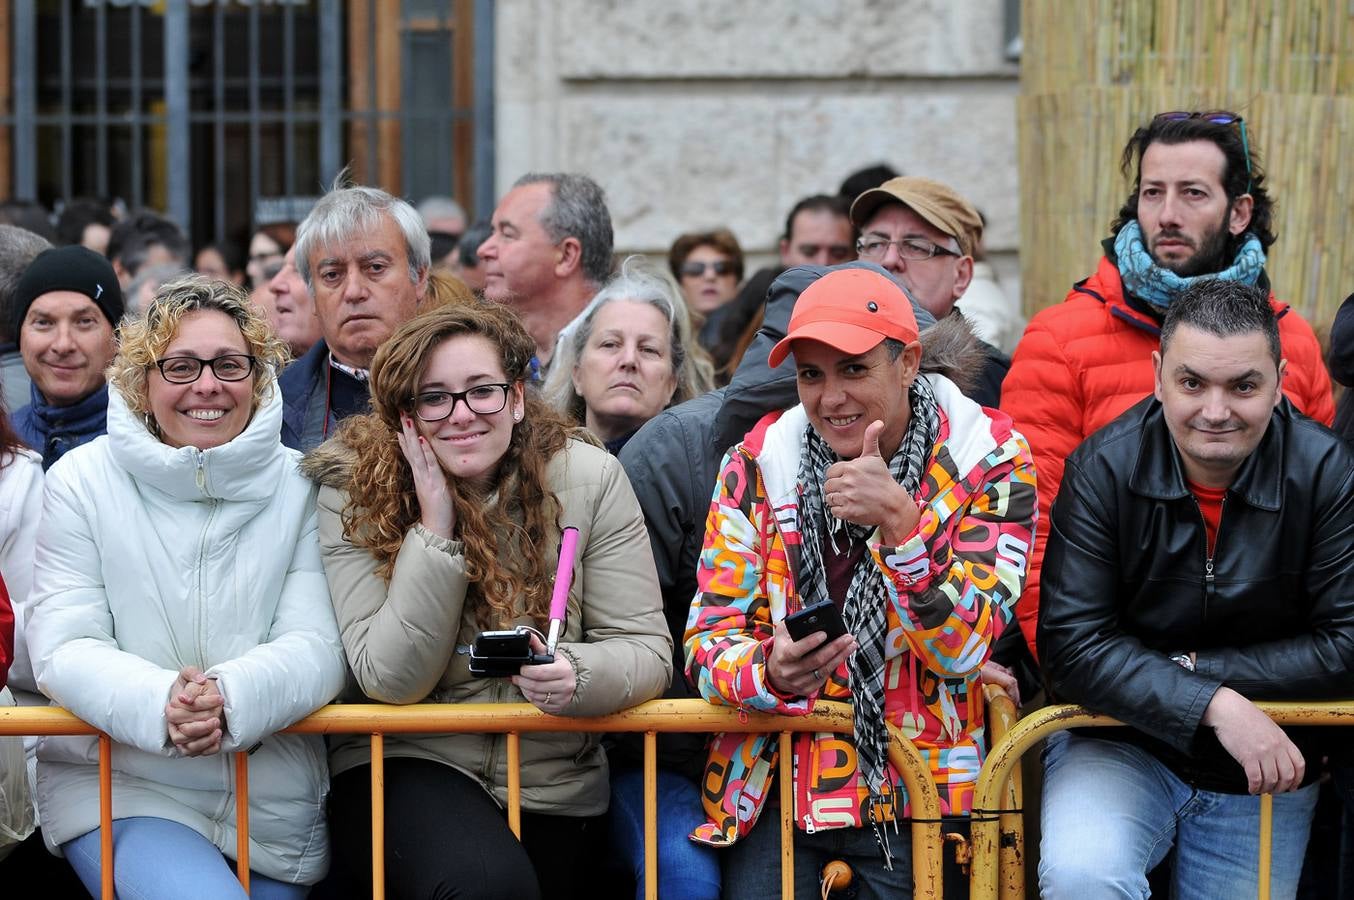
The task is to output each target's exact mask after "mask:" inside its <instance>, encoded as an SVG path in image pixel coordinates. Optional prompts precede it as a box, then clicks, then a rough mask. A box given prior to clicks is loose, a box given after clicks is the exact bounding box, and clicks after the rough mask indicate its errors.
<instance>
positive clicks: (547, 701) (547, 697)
mask: <svg viewBox="0 0 1354 900" xmlns="http://www.w3.org/2000/svg"><path fill="white" fill-rule="evenodd" d="M553 696H555V692H554V691H546V692H545V705H546V706H549V705H550V698H551V697H553Z"/></svg>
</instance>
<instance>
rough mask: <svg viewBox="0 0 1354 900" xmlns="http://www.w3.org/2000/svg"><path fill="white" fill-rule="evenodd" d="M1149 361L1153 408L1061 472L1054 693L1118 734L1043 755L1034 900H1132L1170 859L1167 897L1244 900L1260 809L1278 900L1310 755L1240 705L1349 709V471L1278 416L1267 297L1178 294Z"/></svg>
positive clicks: (1303, 822)
mask: <svg viewBox="0 0 1354 900" xmlns="http://www.w3.org/2000/svg"><path fill="white" fill-rule="evenodd" d="M1152 362H1153V366H1154V369H1155V396H1154V397H1151V398H1148V399H1146V400H1144V401H1142V402H1140V403H1139V404H1137V405H1136V406H1134V407H1132V408H1131V409H1129V410H1128V411H1127V412H1125V413H1124V414H1122V415H1121V416H1119V418H1117V419H1115V420H1114V421H1113V422H1111V423H1110V424H1109V425H1107V426H1106V427H1105V428H1104V429H1102V430H1101V431H1099V432H1097V433H1096V434H1095V435H1093V436H1091V437H1090V438H1089V439H1088V440H1087V441H1086V442H1085V443H1084V444H1082V445H1081V447H1080V448H1078V449H1077V450H1076V452H1075V453H1073V454H1072V456H1071V457H1070V458H1069V459H1068V461H1067V467H1066V471H1065V474H1064V476H1063V482H1062V490H1061V491H1060V493H1059V495H1058V499H1057V501H1056V502H1055V504H1054V506H1053V515H1052V522H1051V523H1050V536H1049V542H1048V551H1047V555H1046V556H1045V558H1044V567H1043V578H1044V599H1043V606H1042V609H1041V612H1040V619H1039V629H1038V641H1039V652H1040V658H1041V660H1042V662H1043V665H1044V669H1045V673H1046V675H1047V678H1048V682H1049V686H1050V689H1051V690H1052V692H1053V693H1054V694H1055V696H1056V697H1057V699H1059V700H1064V701H1069V702H1073V703H1080V704H1083V705H1085V706H1087V707H1089V708H1090V709H1092V710H1094V711H1096V712H1100V713H1105V714H1107V715H1110V716H1113V717H1114V718H1116V719H1119V720H1120V721H1122V722H1124V723H1125V724H1126V725H1127V726H1129V727H1128V728H1122V729H1113V730H1095V731H1091V732H1088V733H1084V734H1083V733H1063V734H1059V735H1058V736H1056V737H1055V738H1053V739H1051V740H1050V742H1049V746H1048V749H1047V750H1046V751H1045V757H1044V766H1045V783H1044V796H1043V814H1042V815H1043V822H1042V828H1043V842H1042V846H1041V855H1042V859H1041V862H1040V871H1039V877H1040V888H1041V892H1042V895H1043V896H1044V897H1046V898H1055V900H1056V898H1060V897H1077V898H1085V897H1102V896H1105V897H1108V896H1114V897H1120V896H1144V895H1145V894H1146V892H1147V874H1146V873H1147V872H1148V871H1149V870H1150V869H1152V868H1153V867H1154V866H1155V865H1156V864H1157V863H1158V862H1160V861H1161V859H1162V858H1163V857H1164V856H1165V855H1166V853H1167V851H1169V850H1170V849H1171V847H1172V845H1174V847H1175V850H1176V860H1175V866H1174V872H1173V878H1174V882H1175V884H1174V885H1173V887H1174V890H1173V891H1172V893H1174V894H1177V895H1179V896H1214V897H1243V896H1254V895H1255V893H1256V889H1257V884H1256V872H1257V857H1258V850H1259V815H1260V803H1259V800H1258V799H1257V798H1256V797H1255V796H1252V795H1254V794H1259V793H1273V794H1274V795H1275V796H1274V828H1273V833H1274V840H1273V857H1272V859H1273V868H1272V871H1273V875H1272V883H1271V890H1272V891H1273V894H1274V896H1290V897H1291V896H1293V892H1294V891H1295V889H1296V885H1297V881H1298V876H1299V872H1300V869H1301V865H1302V858H1303V850H1304V847H1305V845H1306V843H1307V835H1308V830H1309V827H1310V823H1311V816H1312V811H1313V808H1314V806H1315V803H1316V785H1315V783H1314V782H1315V779H1316V776H1317V775H1318V770H1319V768H1320V760H1321V748H1320V747H1319V746H1317V745H1316V744H1315V743H1314V741H1315V736H1314V735H1312V734H1310V733H1308V734H1303V733H1301V732H1294V733H1292V734H1289V733H1286V732H1285V731H1284V730H1282V729H1280V728H1279V727H1278V726H1276V725H1275V724H1274V723H1273V722H1272V721H1271V720H1270V719H1269V718H1268V717H1267V716H1266V715H1265V714H1264V713H1262V712H1261V711H1260V710H1259V709H1258V708H1256V706H1255V704H1254V702H1253V701H1255V700H1293V699H1318V698H1329V697H1336V696H1348V695H1349V694H1350V693H1351V691H1352V690H1354V677H1351V673H1352V672H1354V538H1352V537H1351V535H1354V456H1351V454H1350V452H1349V450H1348V449H1347V448H1346V447H1345V445H1344V443H1343V442H1342V441H1341V440H1340V439H1339V438H1338V437H1337V436H1336V435H1334V434H1332V433H1331V432H1330V431H1328V430H1326V429H1325V428H1323V427H1321V426H1320V425H1318V424H1317V423H1315V422H1313V421H1311V420H1310V419H1307V418H1306V417H1304V416H1302V415H1301V414H1300V413H1298V412H1297V410H1296V409H1295V408H1294V407H1293V405H1292V403H1291V402H1290V401H1289V400H1287V399H1285V397H1284V395H1283V393H1282V391H1281V385H1282V383H1283V378H1284V374H1285V367H1286V360H1284V359H1282V358H1281V356H1280V343H1279V329H1278V325H1277V321H1276V318H1275V315H1274V311H1273V309H1272V307H1271V306H1270V304H1269V302H1268V298H1267V296H1266V292H1265V291H1264V290H1263V289H1262V288H1257V287H1252V286H1249V285H1246V284H1243V283H1240V282H1237V281H1232V280H1224V279H1213V280H1205V281H1201V282H1198V283H1196V284H1194V285H1192V286H1190V287H1189V288H1187V289H1186V290H1185V291H1184V293H1182V294H1181V296H1180V297H1179V298H1178V299H1177V300H1176V301H1175V302H1174V303H1172V305H1171V307H1170V309H1169V310H1168V311H1167V313H1166V316H1165V320H1164V322H1163V324H1162V328H1161V349H1160V350H1159V351H1157V352H1155V353H1153V354H1152ZM1087 848H1095V851H1094V852H1087Z"/></svg>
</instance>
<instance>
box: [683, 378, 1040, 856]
mask: <svg viewBox="0 0 1354 900" xmlns="http://www.w3.org/2000/svg"><path fill="white" fill-rule="evenodd" d="M923 377H926V378H928V379H930V381H931V384H932V386H933V388H934V390H935V393H936V397H937V399H938V400H939V403H940V407H941V417H940V434H939V437H938V439H937V442H936V445H935V450H934V452H933V454H932V457H931V462H930V465H929V467H928V469H927V472H926V476H925V478H924V480H923V484H922V488H921V492H920V495H919V496H918V497H917V501H918V503H919V505H920V506H921V513H922V515H921V520H920V522H919V523H918V525H917V528H916V531H915V532H914V533H913V535H912V536H911V537H910V538H909V539H908V540H907V541H906V542H904V543H903V544H902V545H900V546H898V547H884V546H881V545H880V543H879V532H878V531H877V530H876V532H875V534H874V535H872V537H871V539H870V544H869V555H868V557H867V558H865V559H863V560H862V563H861V564H862V565H873V566H875V567H877V568H878V570H879V575H880V577H881V578H883V579H884V581H885V584H886V587H887V593H888V597H889V610H888V636H887V638H886V641H887V649H886V657H887V659H886V664H885V665H886V670H885V674H884V683H885V685H886V691H887V696H886V697H885V703H884V714H885V717H886V719H887V720H888V721H889V722H890V723H892V724H894V725H896V726H898V727H900V728H901V729H902V730H903V732H904V733H905V734H906V735H907V736H908V737H909V738H911V739H912V741H913V742H914V743H915V744H916V746H917V747H918V748H919V749H920V750H921V752H922V755H923V756H924V757H925V758H926V759H927V760H928V762H929V763H930V768H931V774H932V776H933V777H934V779H935V781H936V784H937V785H938V786H939V788H940V797H941V804H942V810H943V811H944V813H946V814H960V815H962V814H966V813H967V812H968V811H969V808H970V806H971V804H972V795H973V785H974V782H975V781H976V779H977V777H978V768H979V766H980V765H981V763H982V757H983V754H984V753H985V752H986V750H985V745H984V744H985V742H984V735H983V709H982V703H981V699H980V697H981V694H980V693H979V691H978V671H979V669H980V668H981V666H982V665H983V663H984V662H985V661H986V660H987V658H988V655H989V651H990V648H991V645H992V642H993V641H995V640H996V638H997V636H998V635H999V634H1000V633H1001V631H1002V629H1003V628H1005V627H1006V625H1007V624H1008V623H1009V622H1010V621H1011V620H1012V616H1013V614H1014V613H1013V611H1014V608H1015V602H1016V599H1017V598H1018V597H1019V596H1020V590H1021V586H1022V585H1023V584H1024V582H1025V571H1026V565H1027V560H1028V558H1029V553H1030V547H1031V546H1032V544H1033V541H1034V526H1035V517H1036V515H1037V502H1036V496H1035V481H1034V466H1033V459H1032V457H1031V455H1030V450H1029V447H1028V446H1027V445H1026V443H1025V440H1024V438H1022V437H1021V436H1020V435H1019V433H1017V432H1016V431H1014V430H1012V428H1011V420H1010V418H1009V417H1007V416H1006V415H1005V414H1003V413H1001V412H998V411H997V410H993V409H984V408H983V407H980V406H978V405H977V404H976V403H974V402H973V401H971V400H968V399H966V398H965V397H964V396H963V395H962V394H960V392H959V389H958V388H957V387H956V386H955V385H954V384H953V383H952V382H951V381H949V380H948V379H946V378H944V377H943V376H940V375H926V376H923ZM806 427H808V416H807V415H806V413H805V412H804V409H803V407H801V406H797V407H795V408H793V409H791V410H789V411H787V412H785V413H784V414H783V415H782V414H780V413H773V414H772V415H770V416H767V417H766V418H765V419H763V420H762V421H761V422H760V423H758V425H757V427H756V428H754V429H753V431H752V432H751V433H749V435H748V436H747V438H746V439H745V440H744V441H743V442H742V443H741V444H739V445H738V446H736V447H734V448H733V449H732V450H730V451H729V453H728V455H726V456H725V458H724V462H723V464H722V466H721V471H720V477H719V483H718V485H717V486H716V489H715V494H714V498H713V500H712V501H711V505H710V514H709V517H708V519H707V521H706V531H705V545H704V549H703V551H702V553H701V559H700V568H699V571H698V574H697V577H698V581H699V586H700V592H699V593H698V594H697V596H696V599H695V602H694V604H693V606H692V609H691V615H690V618H689V620H688V623H687V631H686V639H685V643H686V666H687V673H688V675H689V676H690V677H691V679H692V681H693V683H694V684H695V685H696V687H697V689H698V690H699V691H700V693H701V695H702V696H703V697H705V698H706V699H707V700H709V701H710V702H711V703H719V704H728V705H732V706H738V707H740V708H743V709H747V710H754V711H758V712H777V713H783V714H785V715H805V714H807V713H809V712H811V711H812V710H813V705H814V701H815V700H817V699H818V697H817V696H810V697H798V696H784V695H781V694H778V693H777V692H776V691H775V690H774V689H773V688H772V687H771V686H770V685H769V684H768V682H767V678H766V660H767V659H768V657H769V655H770V653H771V644H772V633H773V629H774V623H776V622H778V621H780V620H781V619H782V618H784V617H785V615H786V612H787V610H788V611H790V612H793V611H795V610H797V609H799V608H800V606H801V600H800V598H799V597H798V596H797V592H796V580H797V579H796V573H797V572H798V569H799V564H800V556H799V521H798V517H799V513H798V496H799V490H798V485H797V480H796V477H797V474H798V468H799V453H800V446H801V444H800V441H801V438H802V435H803V433H804V429H805V428H806ZM818 599H820V598H817V597H814V598H804V600H803V602H804V603H808V602H810V601H816V600H818ZM818 696H821V697H822V698H824V699H830V700H846V701H849V700H850V697H851V692H850V688H849V687H848V677H847V671H846V666H845V664H843V665H841V666H840V667H839V668H838V669H837V671H836V672H834V673H833V675H832V677H831V678H829V679H828V682H827V684H826V685H825V686H824V687H823V689H822V691H821V693H820V694H819V695H818ZM776 748H777V740H776V737H775V736H774V735H770V734H752V735H743V734H721V735H717V736H716V737H715V738H714V739H713V741H712V743H711V750H710V758H709V761H708V763H707V765H706V771H705V779H704V782H703V791H702V793H703V795H704V800H705V807H706V812H707V814H708V815H709V816H710V822H709V823H707V824H706V825H702V826H700V827H699V828H697V829H696V831H695V832H694V833H693V834H692V838H693V839H695V840H697V841H701V842H704V843H708V844H714V845H722V844H728V843H732V842H733V841H735V840H737V839H738V838H739V837H741V836H742V835H744V834H746V833H747V831H748V830H749V829H750V828H751V827H752V826H753V825H754V824H755V823H756V821H757V817H758V816H759V815H760V814H761V811H762V809H763V807H764V806H765V804H766V800H767V798H768V796H769V792H770V789H771V785H772V781H773V773H774V772H775V771H776V769H775V766H776ZM794 748H795V750H794V752H795V769H794V771H795V785H794V803H795V810H794V814H795V820H796V822H797V823H798V825H799V827H800V828H802V829H804V830H805V831H816V830H818V829H824V828H846V827H860V826H861V823H862V809H863V806H864V803H865V801H866V800H868V797H869V791H868V788H867V786H866V785H865V784H864V781H863V779H861V778H860V777H859V775H858V772H857V769H856V754H855V748H854V746H853V745H852V741H851V737H850V735H834V734H826V733H823V734H802V735H798V736H797V737H796V739H795V742H794ZM891 775H892V778H893V783H894V784H895V785H901V784H902V782H901V780H900V777H899V775H898V773H897V772H896V771H892V770H891ZM900 791H901V789H900ZM902 799H903V801H904V812H906V798H905V796H904V797H902Z"/></svg>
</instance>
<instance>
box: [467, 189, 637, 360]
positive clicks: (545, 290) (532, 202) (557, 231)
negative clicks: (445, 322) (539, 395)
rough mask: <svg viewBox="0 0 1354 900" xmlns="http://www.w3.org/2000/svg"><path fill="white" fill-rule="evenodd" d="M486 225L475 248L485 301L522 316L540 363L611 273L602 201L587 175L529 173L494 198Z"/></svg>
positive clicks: (607, 222) (608, 226) (610, 241)
mask: <svg viewBox="0 0 1354 900" xmlns="http://www.w3.org/2000/svg"><path fill="white" fill-rule="evenodd" d="M492 225H493V231H492V232H491V233H490V234H489V237H488V239H487V240H485V242H484V243H482V244H480V248H479V255H480V259H482V260H484V296H485V297H486V298H488V299H490V300H494V301H496V302H498V303H504V304H506V305H508V306H510V307H512V308H513V310H514V311H515V312H516V313H517V314H518V315H519V316H521V317H522V322H523V324H525V325H526V329H527V333H528V334H530V335H531V337H532V339H533V340H535V341H536V358H537V360H538V361H539V362H540V363H541V365H546V364H548V363H549V361H550V357H551V356H552V355H553V354H554V349H555V341H556V340H557V339H558V337H559V333H560V332H561V331H562V330H563V329H564V326H565V325H567V324H569V322H571V321H573V318H574V317H575V316H577V315H578V314H579V313H580V312H582V311H583V308H584V307H585V306H587V305H588V301H589V300H591V299H592V298H593V295H594V294H596V293H597V291H598V290H599V289H600V288H601V286H602V284H603V283H604V282H605V281H606V280H607V277H608V276H609V275H610V274H611V252H612V245H613V242H614V239H613V236H612V231H611V213H610V212H609V211H608V210H607V207H606V196H605V195H604V194H603V193H602V189H601V187H599V186H598V184H597V182H595V181H593V180H592V179H591V178H589V177H588V176H586V175H576V174H571V173H567V172H556V173H551V174H539V173H530V174H527V175H523V176H522V177H521V178H519V179H517V182H516V183H515V184H514V185H513V186H512V190H510V191H508V193H507V194H505V195H504V197H503V199H502V200H501V201H499V204H498V208H497V209H495V210H494V217H493V222H492Z"/></svg>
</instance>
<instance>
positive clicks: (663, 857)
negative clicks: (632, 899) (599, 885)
mask: <svg viewBox="0 0 1354 900" xmlns="http://www.w3.org/2000/svg"><path fill="white" fill-rule="evenodd" d="M704 823H705V810H704V809H703V808H702V807H701V797H700V790H699V789H698V788H697V787H696V785H694V784H692V783H691V782H690V781H688V780H687V779H685V778H683V777H682V776H681V775H678V774H677V773H676V772H671V771H667V770H665V769H659V770H658V896H660V897H662V898H663V900H668V898H672V900H719V884H720V882H719V856H718V855H717V854H718V851H717V850H715V849H714V848H712V847H706V846H704V845H703V844H697V843H695V842H693V841H692V840H690V839H689V838H688V837H687V835H689V834H691V832H692V831H693V830H694V829H695V828H696V826H697V825H702V824H704ZM611 840H612V843H613V845H614V847H615V850H616V852H617V853H618V854H619V855H620V858H621V859H623V860H625V862H626V863H627V865H628V867H629V869H630V870H631V871H632V872H634V874H635V896H636V898H642V897H643V896H644V772H643V771H642V770H640V769H626V770H622V771H618V772H614V773H613V774H612V777H611Z"/></svg>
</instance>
